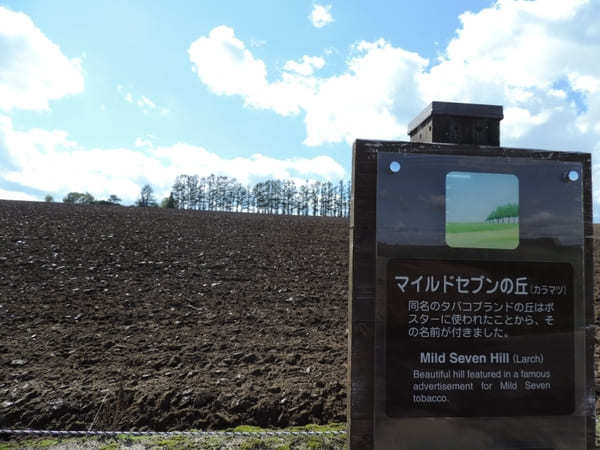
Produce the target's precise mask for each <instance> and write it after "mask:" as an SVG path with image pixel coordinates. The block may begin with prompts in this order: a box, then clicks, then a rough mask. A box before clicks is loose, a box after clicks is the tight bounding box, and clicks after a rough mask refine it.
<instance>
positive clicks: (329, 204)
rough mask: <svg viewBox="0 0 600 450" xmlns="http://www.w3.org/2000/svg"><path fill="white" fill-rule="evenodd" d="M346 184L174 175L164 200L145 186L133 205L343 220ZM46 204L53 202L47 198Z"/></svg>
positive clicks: (73, 198)
mask: <svg viewBox="0 0 600 450" xmlns="http://www.w3.org/2000/svg"><path fill="white" fill-rule="evenodd" d="M350 197H351V184H350V182H344V181H343V180H340V181H339V182H337V183H332V182H330V181H325V182H320V181H312V182H309V181H306V182H305V183H302V184H300V185H297V184H296V183H295V182H294V181H293V180H277V179H271V180H266V181H261V182H258V183H256V184H254V185H246V186H244V185H242V184H241V183H240V182H239V181H238V180H236V179H235V178H231V177H226V176H217V175H212V174H211V175H210V176H207V177H199V176H198V175H178V176H177V177H176V179H175V183H174V184H173V187H172V189H171V192H170V194H169V196H168V197H165V198H164V199H162V201H161V202H160V203H158V202H157V200H156V198H155V196H154V190H153V188H152V186H151V185H149V184H146V185H145V186H143V187H142V189H141V191H140V196H139V198H138V199H137V200H136V202H135V206H138V207H159V206H160V207H162V208H177V209H189V210H198V211H233V212H252V213H260V214H287V215H304V216H308V215H311V216H335V217H344V216H348V215H349V212H350ZM46 201H54V200H53V198H52V197H51V196H49V195H47V196H46ZM62 201H63V203H70V204H88V205H89V204H101V205H120V204H121V199H120V198H119V197H118V196H116V195H114V194H113V195H110V196H109V197H108V198H107V199H106V200H97V199H95V198H94V196H93V195H91V194H90V193H89V192H85V193H81V192H69V193H68V194H67V195H66V196H65V197H64V198H63V200H62Z"/></svg>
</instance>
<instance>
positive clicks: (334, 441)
mask: <svg viewBox="0 0 600 450" xmlns="http://www.w3.org/2000/svg"><path fill="white" fill-rule="evenodd" d="M345 429H346V425H345V424H344V423H332V424H328V425H312V424H311V425H305V426H299V427H288V428H286V429H285V430H286V431H345ZM225 431H238V432H244V433H249V434H251V433H259V432H262V431H274V430H273V429H268V428H260V427H255V426H251V425H241V426H238V427H235V428H230V429H228V430H225ZM345 441H346V435H345V433H344V434H340V435H331V436H327V435H324V436H310V435H308V436H297V435H293V436H260V435H256V436H252V435H250V436H235V437H233V436H206V437H188V436H129V435H118V436H114V437H88V438H80V437H77V438H61V439H48V438H39V439H28V440H19V439H18V440H14V441H10V442H0V450H16V449H23V448H28V449H29V448H32V449H37V448H44V449H47V450H66V449H69V450H70V449H73V448H79V447H81V446H82V444H83V443H84V442H85V443H86V444H90V445H92V448H96V449H98V450H118V449H127V448H130V447H131V446H132V445H134V444H135V445H137V446H140V447H142V448H144V449H148V450H159V449H160V450H188V449H201V450H217V449H219V450H222V449H243V450H263V449H264V450H300V449H310V450H313V449H315V450H316V449H320V450H337V449H342V448H345Z"/></svg>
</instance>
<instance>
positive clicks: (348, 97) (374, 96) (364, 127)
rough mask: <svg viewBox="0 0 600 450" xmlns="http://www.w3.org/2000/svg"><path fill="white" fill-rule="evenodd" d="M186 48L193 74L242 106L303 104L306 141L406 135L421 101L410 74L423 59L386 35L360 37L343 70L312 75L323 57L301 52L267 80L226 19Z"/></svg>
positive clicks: (286, 111) (288, 109) (280, 109)
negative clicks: (373, 38)
mask: <svg viewBox="0 0 600 450" xmlns="http://www.w3.org/2000/svg"><path fill="white" fill-rule="evenodd" d="M188 53H189V56H190V60H191V61H192V63H193V64H194V69H195V72H196V73H197V75H198V77H199V78H200V80H202V82H203V83H204V84H205V85H206V86H207V87H208V88H209V89H210V90H211V91H213V92H214V93H215V94H218V95H239V96H241V97H242V98H243V99H244V104H245V105H246V106H248V107H253V108H260V109H272V110H273V111H275V112H276V113H278V114H281V115H283V116H290V115H297V114H299V113H301V112H302V111H304V113H305V118H304V120H305V123H306V128H307V137H306V140H305V143H306V144H307V145H320V144H323V143H328V142H341V141H346V142H352V141H353V140H354V139H356V138H369V137H370V138H375V137H380V138H385V139H392V138H399V137H403V136H405V129H406V125H405V124H406V122H407V121H408V119H410V114H413V113H414V111H415V110H417V109H418V108H420V107H421V101H420V99H417V98H416V97H415V94H414V93H415V92H416V91H417V88H418V86H417V80H416V75H417V74H418V73H419V72H420V71H421V70H422V69H423V68H424V67H425V66H426V65H427V60H425V59H423V58H421V57H420V56H418V55H417V54H415V53H411V52H407V51H405V50H402V49H400V48H394V47H393V46H391V44H389V43H388V42H386V41H384V40H379V41H377V42H373V43H369V42H360V43H358V44H356V45H355V46H354V47H353V57H352V58H350V59H349V60H348V63H347V71H346V72H345V73H343V74H341V75H337V76H332V77H328V78H319V77H317V76H315V75H314V72H315V71H316V70H318V69H320V68H322V67H323V66H324V65H325V61H324V59H323V58H320V57H314V56H312V57H311V56H307V55H305V56H303V57H302V60H301V61H300V62H297V61H288V62H286V63H285V64H284V66H283V68H282V73H281V78H280V79H279V80H276V81H272V82H270V81H268V79H267V70H266V66H265V64H264V62H263V61H261V60H260V59H257V58H255V57H254V55H253V54H252V53H251V52H250V51H249V50H248V49H247V48H246V46H245V45H244V43H243V42H242V41H240V40H239V39H238V38H237V37H236V36H235V33H234V31H233V30H232V29H231V28H229V27H226V26H219V27H217V28H215V29H213V30H212V31H211V32H210V33H209V35H208V36H207V37H201V38H199V39H197V40H196V41H194V42H193V43H192V45H191V46H190V48H189V50H188Z"/></svg>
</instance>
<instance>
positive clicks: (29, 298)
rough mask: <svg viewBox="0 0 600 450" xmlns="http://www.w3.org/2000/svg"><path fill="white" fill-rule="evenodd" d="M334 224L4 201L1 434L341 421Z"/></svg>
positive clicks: (339, 235) (343, 310)
mask: <svg viewBox="0 0 600 450" xmlns="http://www.w3.org/2000/svg"><path fill="white" fill-rule="evenodd" d="M347 255H348V224H347V220H345V219H337V218H313V217H289V216H267V215H255V214H236V213H208V212H188V211H178V210H164V209H155V208H144V209H142V208H118V207H107V206H79V205H64V204H45V203H34V202H10V201H1V202H0V305H1V306H0V317H1V321H2V326H1V327H0V354H2V359H1V362H0V364H1V365H0V367H1V368H2V370H1V371H0V398H2V399H3V400H2V403H1V404H0V427H14V428H22V427H33V428H45V429H50V428H54V429H88V428H89V427H90V426H93V429H137V430H145V429H152V430H172V429H190V428H223V427H229V426H235V425H239V424H242V423H243V424H251V425H252V424H253V425H270V426H274V425H276V426H287V425H296V424H305V423H309V422H313V423H325V422H333V421H344V420H345V408H346V392H345V381H346V334H345V330H346V318H347V278H348V267H347Z"/></svg>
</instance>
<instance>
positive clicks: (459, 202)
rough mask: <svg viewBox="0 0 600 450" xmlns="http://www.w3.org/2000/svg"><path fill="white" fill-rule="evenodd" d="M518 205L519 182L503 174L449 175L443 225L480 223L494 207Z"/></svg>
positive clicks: (447, 176) (464, 173)
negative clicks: (444, 222) (510, 204)
mask: <svg viewBox="0 0 600 450" xmlns="http://www.w3.org/2000/svg"><path fill="white" fill-rule="evenodd" d="M509 203H516V204H518V203H519V180H518V178H517V177H516V176H515V175H510V174H503V173H476V172H449V173H448V174H447V175H446V223H449V222H460V223H469V222H484V221H485V220H486V218H487V217H488V215H489V214H490V213H491V212H492V211H493V210H494V209H496V208H497V207H498V206H502V205H506V204H509Z"/></svg>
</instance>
